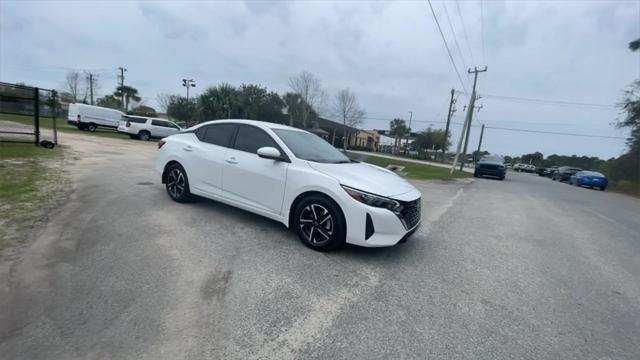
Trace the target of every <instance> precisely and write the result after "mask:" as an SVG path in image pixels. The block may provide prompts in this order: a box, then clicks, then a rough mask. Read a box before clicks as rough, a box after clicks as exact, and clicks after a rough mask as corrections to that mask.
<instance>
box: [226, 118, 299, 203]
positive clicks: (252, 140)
mask: <svg viewBox="0 0 640 360" xmlns="http://www.w3.org/2000/svg"><path fill="white" fill-rule="evenodd" d="M265 146H271V147H274V148H276V149H278V150H279V151H280V153H281V154H284V152H283V151H282V149H281V148H280V147H279V146H278V144H277V143H276V142H275V140H274V139H273V138H272V137H271V135H269V134H268V133H267V132H266V131H265V130H263V129H261V128H259V127H257V126H252V125H244V124H243V125H238V131H237V134H236V136H235V142H234V144H233V147H232V148H230V149H229V150H227V153H226V155H225V164H224V171H223V173H222V174H223V175H222V176H223V180H222V190H223V191H222V195H223V196H224V197H225V198H227V199H229V200H232V201H234V202H237V203H240V204H243V205H245V206H249V207H252V208H254V209H256V210H260V211H263V212H268V213H271V214H276V215H280V214H281V210H282V200H283V198H284V190H285V182H286V178H287V169H288V167H289V162H286V161H276V160H271V159H264V158H261V157H259V156H258V154H257V151H258V149H259V148H261V147H265Z"/></svg>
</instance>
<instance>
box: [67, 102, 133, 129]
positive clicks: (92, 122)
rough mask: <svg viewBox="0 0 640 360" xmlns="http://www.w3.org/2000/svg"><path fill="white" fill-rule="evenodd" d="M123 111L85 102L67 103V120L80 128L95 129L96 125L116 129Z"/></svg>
mask: <svg viewBox="0 0 640 360" xmlns="http://www.w3.org/2000/svg"><path fill="white" fill-rule="evenodd" d="M123 116H124V113H123V112H122V111H118V110H115V109H109V108H105V107H101V106H93V105H87V104H77V103H76V104H69V113H68V115H67V122H68V123H69V124H71V125H75V126H77V127H78V129H80V130H89V131H96V130H97V128H98V127H105V128H110V129H116V128H117V127H118V124H119V123H120V120H122V117H123Z"/></svg>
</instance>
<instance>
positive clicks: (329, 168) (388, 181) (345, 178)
mask: <svg viewBox="0 0 640 360" xmlns="http://www.w3.org/2000/svg"><path fill="white" fill-rule="evenodd" d="M308 164H309V166H310V167H311V168H313V169H314V170H317V171H320V172H322V173H324V174H326V175H328V176H331V177H333V178H334V179H336V180H338V181H339V182H340V184H342V185H346V186H349V187H352V188H354V189H358V190H362V191H366V192H369V193H372V194H376V195H381V196H386V197H394V196H397V195H402V194H405V193H408V192H410V191H416V192H417V191H418V190H417V189H416V188H415V187H413V185H411V184H409V183H408V182H407V181H405V180H404V179H403V178H401V177H400V176H398V175H396V174H395V173H393V172H392V171H390V170H387V169H384V168H381V167H379V166H375V165H371V164H367V163H360V162H358V163H356V162H353V163H344V164H325V163H316V162H311V161H309V162H308Z"/></svg>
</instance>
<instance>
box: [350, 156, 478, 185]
mask: <svg viewBox="0 0 640 360" xmlns="http://www.w3.org/2000/svg"><path fill="white" fill-rule="evenodd" d="M349 155H350V157H351V158H354V159H358V160H360V161H364V162H367V163H369V164H373V165H377V166H380V167H383V168H386V167H387V166H388V165H398V166H404V169H403V170H402V172H403V173H405V174H406V176H407V177H408V178H411V179H417V180H453V179H458V178H468V177H471V174H469V173H467V172H461V171H455V172H454V173H453V174H449V172H450V169H448V168H444V167H438V166H431V165H426V164H418V163H413V162H408V161H402V160H396V159H389V158H384V157H380V156H375V155H361V154H353V153H350V154H349Z"/></svg>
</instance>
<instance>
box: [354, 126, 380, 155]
mask: <svg viewBox="0 0 640 360" xmlns="http://www.w3.org/2000/svg"><path fill="white" fill-rule="evenodd" d="M379 143H380V135H379V134H378V132H377V131H375V130H358V131H357V132H355V133H352V134H351V136H350V137H349V146H359V147H366V148H368V149H369V150H371V151H378V145H379Z"/></svg>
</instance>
